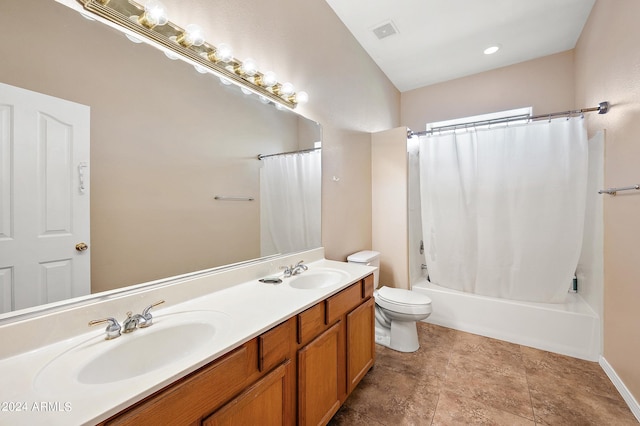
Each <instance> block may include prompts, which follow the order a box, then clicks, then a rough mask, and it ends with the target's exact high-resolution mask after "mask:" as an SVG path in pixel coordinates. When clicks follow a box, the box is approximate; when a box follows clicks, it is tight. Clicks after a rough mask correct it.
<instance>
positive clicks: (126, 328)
mask: <svg viewBox="0 0 640 426" xmlns="http://www.w3.org/2000/svg"><path fill="white" fill-rule="evenodd" d="M162 303H164V300H159V301H157V302H155V303H152V304H151V305H149V306H147V307H146V308H144V309H143V310H142V313H141V314H135V315H131V314H132V313H131V311H129V312H127V319H125V320H124V322H123V323H122V328H123V332H124V333H131V332H132V331H135V330H136V328H146V327H149V326H150V325H152V324H153V316H152V315H151V312H149V311H151V308H153V307H155V306H158V305H160V304H162Z"/></svg>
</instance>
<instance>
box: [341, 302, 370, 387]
mask: <svg viewBox="0 0 640 426" xmlns="http://www.w3.org/2000/svg"><path fill="white" fill-rule="evenodd" d="M374 309H375V307H374V301H373V298H371V299H369V300H368V301H366V302H364V303H363V304H362V305H360V306H359V307H357V308H356V309H354V310H353V311H352V312H351V313H349V314H348V315H347V392H348V393H351V392H352V391H353V389H355V387H356V386H357V384H358V383H359V382H360V380H361V379H362V378H363V377H364V375H365V374H367V371H369V369H370V368H371V367H372V366H373V362H374V360H375V356H376V348H375V329H374V327H375V325H374V315H375V310H374Z"/></svg>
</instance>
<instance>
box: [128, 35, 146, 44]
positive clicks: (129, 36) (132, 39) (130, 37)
mask: <svg viewBox="0 0 640 426" xmlns="http://www.w3.org/2000/svg"><path fill="white" fill-rule="evenodd" d="M124 36H125V37H126V38H128V39H129V41H131V42H133V43H135V44H140V43H142V40H140V39H139V38H138V37H134V36H132V35H131V34H127V33H125V34H124Z"/></svg>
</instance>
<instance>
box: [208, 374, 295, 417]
mask: <svg viewBox="0 0 640 426" xmlns="http://www.w3.org/2000/svg"><path fill="white" fill-rule="evenodd" d="M289 363H290V362H289V361H287V363H285V364H282V365H280V366H279V367H278V368H276V369H275V370H273V371H272V372H271V373H269V374H267V375H266V376H264V377H263V378H262V379H260V380H258V381H257V382H256V383H255V384H254V385H253V386H251V387H250V388H249V389H247V390H245V391H244V392H243V393H242V394H240V395H239V396H237V397H236V398H234V399H233V400H231V401H230V402H228V403H227V404H226V405H225V406H223V407H222V408H220V409H219V410H218V411H216V412H215V413H213V414H212V415H211V416H209V417H207V418H206V419H205V420H204V422H202V424H203V426H223V425H228V426H236V425H261V426H283V425H288V424H291V421H290V420H289V419H288V416H289V415H290V413H288V412H287V411H288V410H287V404H286V403H285V401H286V398H287V390H286V388H287V365H288V364H289Z"/></svg>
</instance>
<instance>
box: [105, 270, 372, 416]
mask: <svg viewBox="0 0 640 426" xmlns="http://www.w3.org/2000/svg"><path fill="white" fill-rule="evenodd" d="M372 296H373V276H372V275H370V276H367V277H366V278H365V279H363V280H361V281H359V282H356V283H354V284H352V285H351V286H349V287H347V288H346V289H344V290H342V291H341V292H339V293H337V294H335V295H333V296H330V297H329V298H327V299H326V300H324V301H322V302H319V303H318V304H316V305H314V306H312V307H311V308H309V309H307V310H305V311H304V312H301V313H300V314H298V315H296V316H294V317H292V318H290V319H288V320H287V321H285V322H283V323H281V324H280V325H278V326H276V327H274V328H272V329H271V330H269V331H267V332H265V333H263V334H261V335H260V336H258V337H256V338H254V339H252V340H250V341H248V342H246V343H244V344H243V345H242V346H240V347H238V348H236V349H234V350H232V351H231V352H229V353H228V354H226V355H224V356H222V357H220V358H219V359H217V360H215V361H213V362H211V363H210V364H208V365H206V366H204V367H202V368H200V369H199V370H197V371H195V372H194V373H191V374H190V375H188V376H186V377H184V378H182V379H180V380H178V381H176V382H175V383H172V384H171V385H169V386H167V387H166V388H164V389H162V390H160V391H158V392H156V393H154V394H153V395H151V396H149V397H147V398H146V399H144V400H142V401H140V402H138V403H137V404H134V405H133V406H131V407H129V408H128V409H126V410H124V411H123V412H121V413H119V414H117V415H115V416H114V417H112V418H110V419H108V420H106V421H105V422H103V423H102V424H103V425H136V426H137V425H154V426H155V425H158V424H171V425H205V426H214V425H257V424H259V425H268V426H270V425H274V426H276V425H294V424H300V425H324V424H326V423H327V422H328V421H329V420H330V419H331V417H332V416H333V415H334V414H335V413H336V411H337V410H338V409H339V408H340V405H341V404H342V403H344V401H345V400H346V398H347V396H348V395H349V393H351V391H353V389H354V388H355V386H356V385H357V384H358V382H359V381H360V380H361V379H362V377H364V375H365V374H366V373H367V371H369V369H370V368H371V367H372V366H373V363H374V360H375V342H374V310H373V308H374V302H373V297H372Z"/></svg>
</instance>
